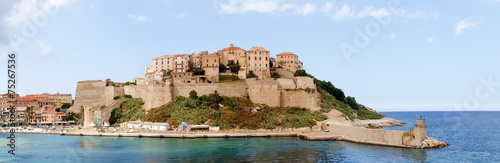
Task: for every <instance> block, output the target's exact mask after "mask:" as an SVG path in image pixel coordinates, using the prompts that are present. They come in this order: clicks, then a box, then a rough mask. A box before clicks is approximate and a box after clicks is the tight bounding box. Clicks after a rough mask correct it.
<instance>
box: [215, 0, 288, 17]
mask: <svg viewBox="0 0 500 163" xmlns="http://www.w3.org/2000/svg"><path fill="white" fill-rule="evenodd" d="M278 3H279V1H274V0H241V1H238V0H229V1H228V2H226V3H223V2H220V4H219V5H220V9H221V10H222V12H223V13H224V14H237V13H245V12H248V11H253V12H261V13H273V12H275V11H276V10H278V9H279V4H278Z"/></svg>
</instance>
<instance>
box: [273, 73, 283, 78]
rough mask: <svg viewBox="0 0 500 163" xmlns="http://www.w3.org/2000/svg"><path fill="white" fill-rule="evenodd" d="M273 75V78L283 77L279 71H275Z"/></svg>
mask: <svg viewBox="0 0 500 163" xmlns="http://www.w3.org/2000/svg"><path fill="white" fill-rule="evenodd" d="M271 77H272V78H281V75H280V74H279V73H277V72H273V73H272V74H271Z"/></svg>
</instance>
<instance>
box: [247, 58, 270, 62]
mask: <svg viewBox="0 0 500 163" xmlns="http://www.w3.org/2000/svg"><path fill="white" fill-rule="evenodd" d="M250 59H251V58H250V57H248V60H250ZM255 60H257V57H255ZM259 60H262V57H259ZM266 61H267V57H266Z"/></svg>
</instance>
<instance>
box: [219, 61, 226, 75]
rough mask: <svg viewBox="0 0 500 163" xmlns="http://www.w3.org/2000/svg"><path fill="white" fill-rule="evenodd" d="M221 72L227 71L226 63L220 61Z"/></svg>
mask: <svg viewBox="0 0 500 163" xmlns="http://www.w3.org/2000/svg"><path fill="white" fill-rule="evenodd" d="M219 72H220V73H222V72H226V65H224V64H222V63H220V64H219Z"/></svg>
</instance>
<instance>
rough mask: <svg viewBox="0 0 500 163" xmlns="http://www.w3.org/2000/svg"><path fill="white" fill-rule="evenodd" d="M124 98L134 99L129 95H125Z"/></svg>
mask: <svg viewBox="0 0 500 163" xmlns="http://www.w3.org/2000/svg"><path fill="white" fill-rule="evenodd" d="M123 98H128V99H131V98H132V95H129V94H124V95H123Z"/></svg>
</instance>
